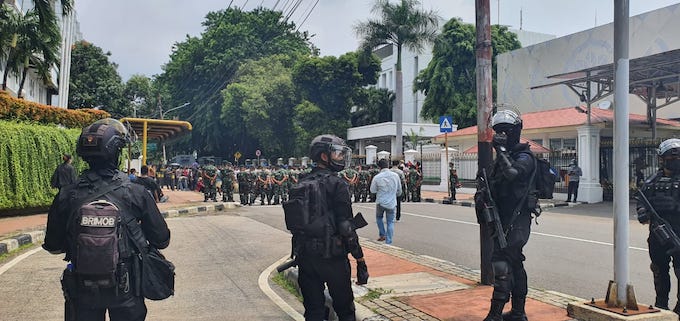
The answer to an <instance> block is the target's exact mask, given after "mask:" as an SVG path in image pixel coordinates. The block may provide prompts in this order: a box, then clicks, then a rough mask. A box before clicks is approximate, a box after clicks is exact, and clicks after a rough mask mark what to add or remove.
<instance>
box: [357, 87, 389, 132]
mask: <svg viewBox="0 0 680 321" xmlns="http://www.w3.org/2000/svg"><path fill="white" fill-rule="evenodd" d="M394 98H395V96H394V92H392V91H390V90H388V89H386V88H373V87H369V88H360V89H359V90H357V91H356V94H355V96H354V103H355V107H356V110H355V111H354V112H353V113H352V118H351V119H352V126H365V125H370V124H378V123H384V122H388V121H390V120H391V119H392V107H393V106H394Z"/></svg>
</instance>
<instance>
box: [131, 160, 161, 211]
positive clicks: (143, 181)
mask: <svg viewBox="0 0 680 321" xmlns="http://www.w3.org/2000/svg"><path fill="white" fill-rule="evenodd" d="M149 171H150V168H149V166H146V165H142V168H141V169H140V170H139V173H140V176H139V177H137V179H135V181H134V182H133V183H136V184H139V185H142V186H144V188H145V189H146V190H147V191H149V193H151V196H153V199H154V200H155V201H156V203H158V202H160V201H161V198H163V191H161V188H160V186H158V184H157V183H156V181H155V180H154V179H153V178H152V177H151V176H149Z"/></svg>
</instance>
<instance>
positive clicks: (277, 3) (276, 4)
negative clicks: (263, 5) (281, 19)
mask: <svg viewBox="0 0 680 321" xmlns="http://www.w3.org/2000/svg"><path fill="white" fill-rule="evenodd" d="M280 1H281V0H276V3H275V4H274V7H273V8H272V10H276V6H278V5H279V2H280Z"/></svg>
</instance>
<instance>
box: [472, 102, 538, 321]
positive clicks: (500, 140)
mask: <svg viewBox="0 0 680 321" xmlns="http://www.w3.org/2000/svg"><path fill="white" fill-rule="evenodd" d="M492 127H493V130H494V132H495V134H494V136H493V145H494V147H495V149H496V159H495V161H494V163H493V164H492V166H493V167H492V169H491V172H490V174H489V175H488V183H489V187H490V192H491V195H492V196H493V199H494V200H495V202H496V209H497V210H498V214H499V216H500V220H501V224H502V227H503V231H500V233H501V235H503V234H505V237H506V240H507V246H506V247H505V248H501V246H500V245H499V242H498V238H497V237H496V238H494V244H493V252H492V255H491V267H492V269H493V274H494V288H493V294H492V296H491V307H490V309H489V314H488V315H487V316H486V318H485V319H484V321H508V320H510V321H526V320H527V317H526V313H525V311H524V305H525V302H526V296H527V288H528V285H527V273H526V270H525V269H524V260H525V257H524V254H523V253H522V251H523V248H524V245H526V243H527V242H528V241H529V234H530V233H531V218H532V217H531V213H532V208H535V205H534V206H533V207H532V206H530V205H529V203H531V202H532V201H535V200H536V199H535V195H530V192H531V191H533V190H534V189H533V188H532V186H531V183H532V181H531V180H532V179H531V177H532V175H533V173H534V171H535V167H536V166H535V158H534V155H533V154H532V153H531V151H530V150H529V145H528V144H523V143H520V142H519V138H520V134H521V131H522V119H521V118H520V117H519V115H518V114H517V113H515V112H514V111H512V110H509V109H506V110H501V111H499V112H497V113H496V114H495V115H494V116H493V118H492ZM529 196H532V197H529ZM485 204H489V199H488V197H487V196H486V193H485V192H484V191H483V190H478V191H477V193H476V194H475V206H476V209H477V213H478V217H481V216H480V215H481V213H482V211H483V209H484V208H485ZM511 295H512V310H510V312H508V313H505V314H502V312H503V307H504V306H505V304H506V303H507V302H508V301H509V300H510V297H511Z"/></svg>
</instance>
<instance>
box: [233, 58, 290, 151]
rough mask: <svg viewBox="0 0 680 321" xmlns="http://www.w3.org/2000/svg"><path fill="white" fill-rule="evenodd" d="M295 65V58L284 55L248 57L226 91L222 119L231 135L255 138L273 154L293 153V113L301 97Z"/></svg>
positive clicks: (258, 144)
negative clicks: (294, 78) (294, 77)
mask: <svg viewBox="0 0 680 321" xmlns="http://www.w3.org/2000/svg"><path fill="white" fill-rule="evenodd" d="M291 69H292V59H291V57H287V56H284V55H276V56H269V57H265V58H262V59H259V60H254V61H248V62H246V63H244V64H243V65H242V66H241V67H240V68H239V70H238V72H237V75H236V78H235V80H234V82H232V83H231V84H229V85H228V86H227V88H226V89H225V90H224V91H223V95H224V104H223V105H222V121H223V123H224V125H225V126H226V128H227V129H228V131H229V134H230V136H232V137H239V138H246V137H247V138H252V140H253V143H254V145H255V146H258V147H259V148H261V149H262V150H265V151H267V153H268V155H267V157H269V158H272V157H274V158H277V157H286V156H290V154H289V153H290V146H293V145H294V144H295V135H294V129H293V115H294V108H295V106H296V105H297V104H298V102H299V99H298V97H297V95H296V93H295V88H294V87H293V82H292V79H291ZM243 144H246V141H245V140H239V141H238V145H239V146H243Z"/></svg>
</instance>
